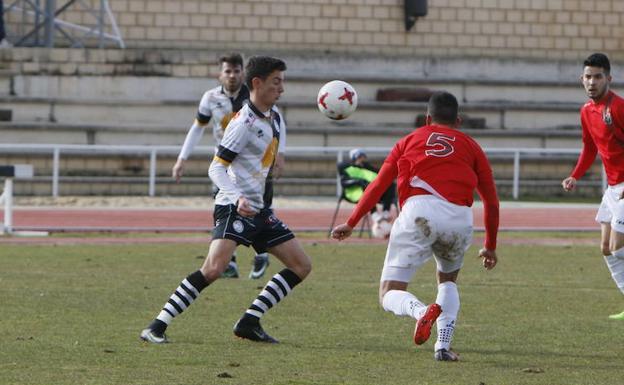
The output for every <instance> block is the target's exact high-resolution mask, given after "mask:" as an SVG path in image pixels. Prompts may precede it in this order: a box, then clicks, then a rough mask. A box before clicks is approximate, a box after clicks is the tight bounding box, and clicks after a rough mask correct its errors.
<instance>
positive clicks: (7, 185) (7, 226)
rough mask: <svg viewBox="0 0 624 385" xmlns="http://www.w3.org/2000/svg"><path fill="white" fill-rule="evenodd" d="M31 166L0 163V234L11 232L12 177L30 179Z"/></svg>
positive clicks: (31, 175)
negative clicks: (0, 216)
mask: <svg viewBox="0 0 624 385" xmlns="http://www.w3.org/2000/svg"><path fill="white" fill-rule="evenodd" d="M32 177H33V166H32V165H30V164H15V165H9V166H2V165H0V178H4V188H3V190H2V195H0V204H4V222H2V223H0V234H12V233H13V179H30V178H32Z"/></svg>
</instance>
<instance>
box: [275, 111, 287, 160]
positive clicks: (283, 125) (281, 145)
mask: <svg viewBox="0 0 624 385" xmlns="http://www.w3.org/2000/svg"><path fill="white" fill-rule="evenodd" d="M280 117H281V119H280V140H279V145H278V147H277V153H278V154H283V153H285V152H286V122H285V121H284V117H283V116H282V115H281V114H280Z"/></svg>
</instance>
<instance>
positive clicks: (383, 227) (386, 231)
mask: <svg viewBox="0 0 624 385" xmlns="http://www.w3.org/2000/svg"><path fill="white" fill-rule="evenodd" d="M390 230H392V222H391V220H390V218H385V217H381V218H373V225H372V226H371V233H372V234H373V237H375V238H380V239H388V238H390Z"/></svg>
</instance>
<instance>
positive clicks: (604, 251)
mask: <svg viewBox="0 0 624 385" xmlns="http://www.w3.org/2000/svg"><path fill="white" fill-rule="evenodd" d="M600 251H602V255H611V248H610V247H609V243H608V242H607V243H603V244H602V245H601V246H600Z"/></svg>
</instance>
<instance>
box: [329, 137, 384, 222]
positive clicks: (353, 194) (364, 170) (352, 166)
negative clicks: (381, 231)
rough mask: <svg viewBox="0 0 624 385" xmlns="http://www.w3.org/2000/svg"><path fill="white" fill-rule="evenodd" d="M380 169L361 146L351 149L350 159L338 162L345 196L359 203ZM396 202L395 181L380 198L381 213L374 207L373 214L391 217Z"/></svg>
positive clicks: (350, 200) (352, 201)
mask: <svg viewBox="0 0 624 385" xmlns="http://www.w3.org/2000/svg"><path fill="white" fill-rule="evenodd" d="M378 172H379V169H377V168H375V167H374V166H373V165H371V164H370V163H369V162H368V157H367V156H366V153H365V152H364V151H362V150H361V149H359V148H354V149H353V150H351V151H349V160H348V161H345V162H342V163H340V164H338V174H339V175H340V184H341V185H342V188H343V194H344V197H345V198H346V199H347V200H348V201H349V202H351V203H357V202H358V201H359V200H360V198H361V197H362V195H363V194H364V190H365V189H366V187H367V186H368V184H369V183H370V182H372V181H373V180H374V179H375V177H377V173H378ZM395 202H396V185H395V184H394V183H393V184H392V185H391V186H390V187H389V188H388V189H387V190H386V192H385V193H384V194H383V195H382V196H381V198H380V199H379V203H380V204H381V205H382V212H381V214H377V209H376V208H373V209H372V210H371V214H374V215H375V216H377V215H380V216H381V217H382V218H386V219H389V218H390V216H391V215H390V209H391V208H392V205H393V204H394V203H395Z"/></svg>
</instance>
